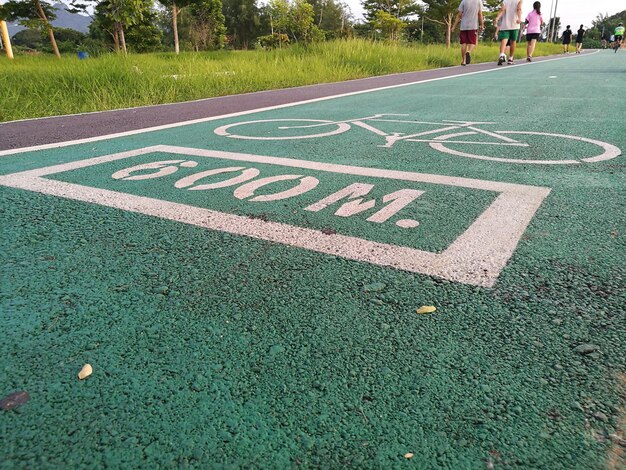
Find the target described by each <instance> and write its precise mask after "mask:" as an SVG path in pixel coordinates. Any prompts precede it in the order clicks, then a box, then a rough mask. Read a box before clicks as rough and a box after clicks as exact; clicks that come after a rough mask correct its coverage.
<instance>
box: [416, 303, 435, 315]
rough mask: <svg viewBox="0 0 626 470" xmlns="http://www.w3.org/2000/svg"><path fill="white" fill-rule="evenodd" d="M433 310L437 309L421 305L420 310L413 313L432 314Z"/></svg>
mask: <svg viewBox="0 0 626 470" xmlns="http://www.w3.org/2000/svg"><path fill="white" fill-rule="evenodd" d="M435 310H437V308H436V307H433V306H432V305H422V306H421V307H420V308H418V309H417V310H415V313H420V314H421V313H433V312H434V311H435Z"/></svg>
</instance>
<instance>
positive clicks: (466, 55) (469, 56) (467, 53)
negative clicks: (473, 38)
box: [465, 52, 472, 65]
mask: <svg viewBox="0 0 626 470" xmlns="http://www.w3.org/2000/svg"><path fill="white" fill-rule="evenodd" d="M471 62H472V56H471V55H470V53H469V52H466V53H465V63H466V64H467V65H469V64H470V63H471Z"/></svg>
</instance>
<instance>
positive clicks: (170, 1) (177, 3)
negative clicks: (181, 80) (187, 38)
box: [159, 0, 196, 54]
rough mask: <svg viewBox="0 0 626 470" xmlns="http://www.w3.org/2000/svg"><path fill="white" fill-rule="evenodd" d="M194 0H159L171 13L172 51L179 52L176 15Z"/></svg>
mask: <svg viewBox="0 0 626 470" xmlns="http://www.w3.org/2000/svg"><path fill="white" fill-rule="evenodd" d="M195 1H196V0H159V3H161V4H162V5H163V6H165V7H166V8H168V9H169V10H170V12H171V14H172V33H173V35H174V52H176V54H179V53H180V44H179V38H178V15H179V14H180V12H181V11H182V9H183V8H185V7H188V6H190V5H192V4H193V3H194V2H195Z"/></svg>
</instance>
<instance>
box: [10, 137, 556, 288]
mask: <svg viewBox="0 0 626 470" xmlns="http://www.w3.org/2000/svg"><path fill="white" fill-rule="evenodd" d="M155 152H159V153H169V154H173V155H175V156H183V157H185V158H189V157H193V156H195V157H203V158H215V159H225V160H232V161H235V162H251V163H264V164H269V165H278V166H281V167H287V168H302V169H308V170H317V171H320V172H331V173H339V174H345V175H357V176H367V177H371V178H377V179H394V180H402V181H410V182H424V183H432V184H439V185H446V186H455V187H462V188H469V189H479V190H486V191H494V192H497V193H499V194H498V196H497V197H496V198H495V199H494V201H493V202H492V203H491V204H490V205H489V206H488V207H487V209H486V210H485V211H484V212H483V213H482V214H481V215H480V216H479V217H478V218H477V219H476V220H474V222H473V223H472V224H471V225H470V226H469V227H468V228H467V230H466V231H465V232H464V233H462V234H461V235H460V236H459V237H458V238H457V239H456V240H455V241H454V242H452V244H451V245H450V246H449V247H448V248H446V249H445V250H444V251H443V252H441V253H431V252H427V251H422V250H418V249H414V248H410V247H406V246H397V245H391V244H387V243H379V242H375V241H371V240H366V239H362V238H358V237H353V236H346V235H340V234H330V235H326V234H322V233H321V232H320V231H318V230H312V229H309V228H303V227H297V226H293V225H289V224H286V223H278V222H268V221H263V220H259V219H251V218H249V217H245V216H239V215H234V214H228V213H224V212H218V211H215V210H211V209H205V208H199V207H194V206H190V205H186V204H180V203H175V202H170V201H164V200H160V199H154V198H149V197H143V196H135V195H131V194H126V193H120V192H116V191H111V190H107V189H100V188H93V187H89V186H83V185H80V184H74V183H66V182H62V181H56V180H51V179H47V178H45V177H46V176H50V175H54V174H56V173H62V172H66V171H72V170H76V169H80V168H86V167H91V166H94V165H98V164H101V163H108V162H113V161H118V160H123V159H127V158H132V157H135V156H139V155H145V154H149V153H155ZM172 161H175V162H178V163H179V164H182V163H185V165H186V166H187V167H193V166H194V165H192V164H191V163H187V162H186V160H172ZM152 168H154V169H161V170H163V171H165V172H167V171H169V170H167V167H163V166H162V165H161V166H159V165H156V166H154V167H152ZM161 170H159V171H161ZM116 174H117V175H118V176H119V177H120V178H124V177H127V176H128V174H127V173H120V172H118V173H116ZM244 184H248V183H244ZM0 185H4V186H8V187H12V188H19V189H25V190H29V191H35V192H39V193H43V194H48V195H53V196H58V197H63V198H66V199H73V200H77V201H84V202H89V203H93V204H100V205H102V206H107V207H113V208H117V209H122V210H127V211H131V212H136V213H140V214H145V215H150V216H154V217H160V218H163V219H168V220H173V221H178V222H182V223H186V224H190V225H195V226H198V227H204V228H207V229H211V230H218V231H223V232H228V233H232V234H236V235H244V236H248V237H252V238H257V239H262V240H267V241H271V242H275V243H282V244H285V245H289V246H293V247H298V248H304V249H308V250H313V251H317V252H320V253H326V254H331V255H335V256H341V257H344V258H348V259H352V260H357V261H362V262H368V263H372V264H376V265H382V266H391V267H394V268H397V269H402V270H406V271H412V272H417V273H422V274H427V275H432V276H438V277H442V278H445V279H449V280H452V281H456V282H461V283H465V284H471V285H477V286H483V287H490V286H492V285H493V284H494V283H495V282H496V280H497V278H498V276H499V274H500V272H501V271H502V269H503V268H504V267H505V266H506V264H507V262H508V260H509V258H510V257H511V255H512V254H513V252H514V251H515V248H516V246H517V243H518V241H519V239H520V238H521V236H522V234H523V232H524V230H525V229H526V227H527V225H528V224H529V223H530V221H531V219H532V217H533V216H534V214H535V212H536V211H537V209H538V208H539V206H540V205H541V203H542V201H543V200H544V199H545V197H546V196H547V195H548V194H549V192H550V189H549V188H545V187H536V186H525V185H520V184H512V183H501V182H497V181H486V180H477V179H470V178H459V177H450V176H444V175H434V174H427V173H413V172H405V171H396V170H386V169H379V168H364V167H356V166H348V165H338V164H331V163H322V162H314V161H308V160H296V159H290V158H279V157H271V156H262V155H251V154H242V153H232V152H223V151H215V150H203V149H194V148H185V147H176V146H170V145H156V146H151V147H146V148H142V149H138V150H131V151H127V152H121V153H116V154H111V155H105V156H101V157H95V158H89V159H85V160H79V161H74V162H70V163H64V164H59V165H53V166H49V167H45V168H38V169H35V170H28V171H23V172H18V173H12V174H9V175H4V176H0ZM253 189H254V188H248V189H247V190H246V194H247V195H252V193H253ZM251 190H252V192H250V191H251ZM400 222H402V223H403V224H408V225H413V224H414V223H415V222H416V221H399V222H398V223H400Z"/></svg>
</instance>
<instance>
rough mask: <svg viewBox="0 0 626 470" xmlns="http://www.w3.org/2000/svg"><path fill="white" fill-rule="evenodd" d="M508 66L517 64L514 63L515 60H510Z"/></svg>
mask: <svg viewBox="0 0 626 470" xmlns="http://www.w3.org/2000/svg"><path fill="white" fill-rule="evenodd" d="M507 64H509V65H514V64H515V62H513V59H509V60H508V62H507Z"/></svg>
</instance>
